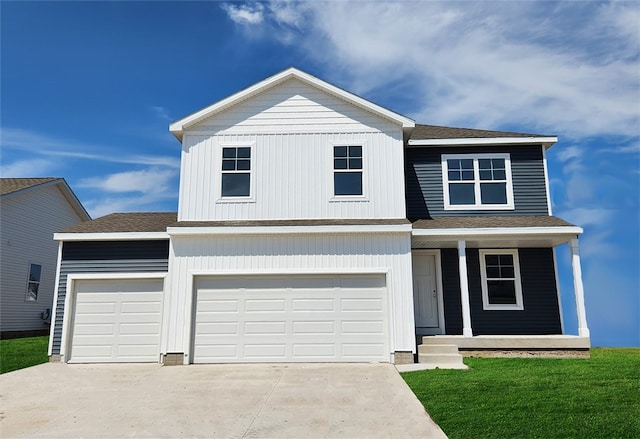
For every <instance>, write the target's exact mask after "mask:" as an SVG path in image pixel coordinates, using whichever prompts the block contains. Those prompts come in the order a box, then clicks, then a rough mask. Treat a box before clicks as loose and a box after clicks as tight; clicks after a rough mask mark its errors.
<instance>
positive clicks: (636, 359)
mask: <svg viewBox="0 0 640 439" xmlns="http://www.w3.org/2000/svg"><path fill="white" fill-rule="evenodd" d="M464 361H465V364H467V366H469V367H471V370H467V371H464V370H428V371H418V372H408V373H404V374H402V376H403V378H404V380H405V381H406V382H407V384H408V385H409V387H410V388H411V390H413V392H414V393H415V394H416V396H417V397H418V399H419V400H420V401H421V402H422V404H423V405H424V407H425V408H426V410H427V412H429V414H430V415H431V417H432V418H433V419H434V421H435V422H436V423H438V425H440V427H441V428H442V429H443V430H444V432H445V433H446V434H447V435H448V436H449V437H450V438H451V439H455V438H473V439H479V438H545V439H547V438H581V439H582V438H640V349H635V348H619V349H614V348H611V349H609V348H599V349H598V348H596V349H592V350H591V358H590V359H577V358H576V359H568V358H567V359H542V358H539V359H536V358H522V359H520V358H466V359H465V360H464Z"/></svg>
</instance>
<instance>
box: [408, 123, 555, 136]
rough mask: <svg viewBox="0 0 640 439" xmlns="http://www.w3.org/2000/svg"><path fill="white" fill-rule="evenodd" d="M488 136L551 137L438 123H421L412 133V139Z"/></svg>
mask: <svg viewBox="0 0 640 439" xmlns="http://www.w3.org/2000/svg"><path fill="white" fill-rule="evenodd" d="M487 137H551V136H548V135H545V134H527V133H514V132H510V131H490V130H476V129H471V128H451V127H443V126H437V125H420V124H416V127H415V128H414V129H413V132H412V133H411V137H410V140H423V139H467V138H469V139H471V138H487Z"/></svg>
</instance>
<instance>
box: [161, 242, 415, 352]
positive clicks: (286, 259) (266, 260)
mask: <svg viewBox="0 0 640 439" xmlns="http://www.w3.org/2000/svg"><path fill="white" fill-rule="evenodd" d="M169 257H170V263H169V266H170V273H169V276H168V278H167V282H168V288H167V290H168V291H172V294H171V295H168V296H167V298H166V300H167V303H165V306H166V307H167V308H166V309H167V314H166V315H165V319H166V320H165V321H166V322H167V324H166V325H165V326H164V328H163V346H162V350H163V352H184V353H185V354H186V355H187V357H186V360H187V361H188V362H193V358H192V354H193V353H192V348H193V345H194V339H193V331H194V329H195V326H194V323H195V324H196V326H197V323H198V320H197V319H198V315H197V313H198V307H197V306H196V305H197V300H198V299H197V296H198V288H199V283H198V282H199V279H205V280H206V281H207V282H212V283H211V285H215V282H213V280H215V279H221V278H220V277H217V276H236V277H239V278H241V279H245V280H250V279H252V277H253V276H264V275H269V276H273V279H275V282H276V283H278V282H280V283H282V281H283V279H286V278H291V277H294V278H299V279H300V282H302V285H303V286H304V282H306V281H307V280H309V279H316V280H318V279H319V280H318V281H322V280H324V281H328V282H341V281H340V279H351V278H350V276H355V277H356V278H358V277H359V278H361V279H362V278H364V279H365V280H366V279H371V278H373V279H377V280H379V282H380V283H379V284H377V285H378V286H377V287H375V288H369V289H368V290H366V291H365V292H364V293H362V291H360V290H359V291H360V293H361V294H364V296H362V297H361V298H362V299H364V301H370V302H368V304H367V306H369V305H371V304H372V303H374V302H375V303H378V304H379V305H380V306H381V307H382V306H383V305H382V304H383V303H384V308H380V310H379V311H377V314H376V315H375V316H374V317H373V321H375V322H377V323H372V325H374V326H375V325H379V324H380V322H382V321H383V320H384V322H385V323H384V325H386V328H385V331H384V336H382V335H381V333H380V332H377V333H375V334H373V333H372V334H369V335H365V336H364V337H365V339H367V337H368V339H369V340H370V344H378V345H379V344H381V343H382V344H385V347H384V349H385V352H384V354H383V355H382V356H380V355H377V354H375V353H372V352H368V353H367V355H366V358H368V359H369V360H371V359H374V358H375V359H377V360H378V361H390V359H391V353H393V352H394V351H413V350H414V349H415V334H414V326H413V297H412V285H411V239H410V234H409V233H376V234H367V233H359V234H295V235H260V236H228V235H227V236H193V237H191V236H173V237H172V245H171V250H170V256H169ZM311 282H312V281H311ZM238 285H240V284H238ZM238 285H236V286H238ZM311 285H312V284H311ZM381 285H384V286H381ZM243 288H244V290H242V289H243ZM286 288H289V289H288V290H287V291H288V292H289V295H287V294H284V293H283V291H284V289H286ZM305 288H306V290H307V291H308V290H309V288H310V287H309V285H307V286H305V287H304V288H302V287H301V289H299V290H296V289H295V288H294V289H293V290H292V289H291V288H290V287H286V285H280V286H276V287H275V293H274V294H273V295H272V296H271V295H270V296H269V298H270V299H274V300H275V302H277V304H278V306H281V307H285V309H288V310H292V307H293V302H292V300H297V299H301V298H304V295H305V294H307V293H305ZM204 290H207V288H204ZM208 290H209V292H208V293H204V294H205V296H201V298H202V297H206V295H208V297H209V298H211V295H212V294H214V293H211V291H216V289H215V288H208ZM223 290H224V289H223ZM240 290H242V291H244V294H245V295H244V296H243V295H242V294H240V295H239V296H238V297H236V299H238V300H239V301H240V302H235V305H233V306H238V307H239V306H246V301H247V300H254V299H256V297H255V295H256V294H260V292H259V290H258V291H255V290H254V291H251V289H249V290H247V288H246V285H245V286H243V287H242V288H241V289H240ZM329 290H331V291H329ZM236 291H239V290H237V289H236ZM382 291H384V292H382ZM316 292H317V293H318V296H317V297H318V298H324V299H327V300H331V301H332V303H334V304H335V307H334V311H332V312H333V313H334V314H333V316H334V317H335V319H333V321H335V322H337V323H334V326H333V328H334V339H333V341H331V342H329V341H328V339H329V338H330V337H328V336H327V337H324V338H322V337H321V338H319V340H324V343H322V344H324V345H325V348H326V352H327V354H326V355H327V356H329V355H331V354H330V353H329V350H330V349H332V350H333V352H334V355H337V356H341V358H342V360H341V361H349V360H348V359H347V357H348V355H344V354H343V353H344V350H342V351H340V349H342V348H341V347H340V346H342V344H345V343H346V344H349V340H350V339H348V338H347V339H344V340H343V338H342V337H343V335H341V334H342V333H341V332H340V331H341V327H340V326H339V325H340V324H339V322H340V321H342V320H344V319H343V317H344V316H341V315H340V314H341V312H342V311H341V310H344V308H341V306H342V305H341V304H342V303H347V302H348V299H349V298H350V297H349V295H350V294H357V293H358V291H349V288H346V289H336V288H329V289H328V290H327V289H325V290H324V291H317V289H316ZM219 293H220V294H222V296H224V295H225V294H226V295H229V291H226V290H225V291H219ZM341 294H343V295H344V296H341ZM382 296H384V301H381V297H382ZM224 297H226V296H224ZM341 298H343V299H345V300H347V302H341ZM275 302H274V303H275ZM360 303H364V302H360ZM254 305H255V303H254ZM274 306H275V305H274ZM286 307H289V308H286ZM233 309H235V308H233ZM383 309H384V311H383ZM200 311H202V308H200ZM353 311H354V312H356V313H357V312H358V310H353ZM231 312H232V313H235V316H233V317H232V318H231V320H232V321H237V319H238V318H239V316H238V315H237V314H238V313H237V312H236V311H233V310H232V311H231ZM264 315H265V316H267V317H268V318H269V319H272V320H277V321H279V322H280V323H279V324H280V325H281V326H282V324H283V322H284V324H285V325H286V324H289V329H287V331H288V332H285V333H283V334H280V336H279V337H281V338H282V340H281V342H282V343H278V344H279V345H280V347H279V348H278V349H280V353H281V354H282V355H284V356H285V357H286V358H288V359H289V360H290V361H302V360H300V359H296V358H295V353H294V351H293V349H294V348H295V347H294V346H293V344H294V343H295V337H293V338H292V337H287V335H292V331H294V329H292V327H291V325H292V324H293V322H294V321H297V322H304V318H303V317H301V316H300V315H296V314H295V313H288V314H287V315H286V316H285V317H284V319H283V317H282V316H276V315H273V314H269V313H266V314H264ZM354 315H355V314H354ZM360 317H362V316H360ZM358 319H359V317H358V316H357V315H355V320H356V321H357V320H358ZM330 320H332V319H331V318H329V317H327V319H325V321H330ZM347 320H348V319H347ZM250 321H251V320H250ZM203 322H204V321H202V322H200V323H203ZM287 322H288V323H287ZM366 327H367V324H366V323H362V327H361V328H360V330H361V331H364V332H366V330H365V329H364V328H366ZM234 328H235V326H234ZM370 328H371V327H370ZM372 331H373V329H372ZM373 332H375V331H373ZM345 334H346V333H345ZM344 337H347V335H344ZM232 338H233V337H232ZM371 339H373V341H371ZM229 340H231V338H230V339H229ZM229 340H224V339H223V340H222V342H221V344H227V345H229V344H231V343H230V342H229ZM235 340H236V341H237V340H239V339H238V338H237V334H236V338H235ZM345 340H346V341H345ZM254 341H255V339H252V340H249V343H248V344H252V343H253V342H254ZM196 342H197V340H196ZM242 343H244V342H243V341H242V340H240V344H241V345H242ZM204 344H206V343H204ZM253 344H255V343H253ZM285 344H288V347H283V346H282V345H285ZM302 344H304V343H302ZM329 345H331V347H330V346H329ZM282 349H285V350H282ZM286 349H289V351H286ZM233 355H239V354H237V353H236V354H229V356H230V357H232V356H233ZM300 358H302V357H300ZM335 358H337V357H335ZM363 358H364V357H363ZM229 361H231V360H229Z"/></svg>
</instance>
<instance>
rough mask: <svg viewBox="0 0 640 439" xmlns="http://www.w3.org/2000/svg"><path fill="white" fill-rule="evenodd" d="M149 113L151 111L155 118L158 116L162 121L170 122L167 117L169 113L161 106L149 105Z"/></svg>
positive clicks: (169, 118)
mask: <svg viewBox="0 0 640 439" xmlns="http://www.w3.org/2000/svg"><path fill="white" fill-rule="evenodd" d="M149 108H150V109H151V111H153V112H154V113H155V114H156V116H158V117H159V118H160V119H162V120H169V121H170V120H171V116H169V111H167V109H166V108H164V107H163V106H161V105H151V106H150V107H149Z"/></svg>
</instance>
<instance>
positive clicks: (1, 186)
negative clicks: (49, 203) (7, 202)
mask: <svg viewBox="0 0 640 439" xmlns="http://www.w3.org/2000/svg"><path fill="white" fill-rule="evenodd" d="M56 180H62V179H61V178H55V177H47V178H0V195H7V194H11V193H13V192H18V191H21V190H23V189H28V188H30V187H34V186H39V185H41V184H44V183H49V182H51V181H56Z"/></svg>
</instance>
